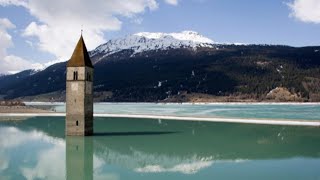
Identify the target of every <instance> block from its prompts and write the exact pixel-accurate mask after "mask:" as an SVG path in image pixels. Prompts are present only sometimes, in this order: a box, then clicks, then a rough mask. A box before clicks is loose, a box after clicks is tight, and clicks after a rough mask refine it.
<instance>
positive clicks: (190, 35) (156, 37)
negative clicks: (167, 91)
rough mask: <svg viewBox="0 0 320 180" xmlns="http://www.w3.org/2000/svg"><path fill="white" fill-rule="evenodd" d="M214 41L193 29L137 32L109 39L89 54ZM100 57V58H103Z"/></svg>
mask: <svg viewBox="0 0 320 180" xmlns="http://www.w3.org/2000/svg"><path fill="white" fill-rule="evenodd" d="M214 44H215V42H214V41H213V40H211V39H209V38H207V37H205V36H203V35H201V34H199V33H198V32H195V31H182V32H178V33H162V32H139V33H135V34H132V35H128V36H126V37H124V38H117V39H112V40H109V41H108V42H107V43H105V44H102V45H100V46H99V47H97V48H96V49H95V50H93V51H92V52H91V55H92V56H94V55H96V54H100V53H101V54H104V55H103V57H106V56H108V55H111V54H114V53H116V52H120V51H122V50H133V54H132V55H134V54H137V53H141V52H145V51H150V50H167V49H178V48H192V49H197V48H198V47H210V48H212V47H214ZM103 57H101V58H103Z"/></svg>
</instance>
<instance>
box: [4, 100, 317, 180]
mask: <svg viewBox="0 0 320 180" xmlns="http://www.w3.org/2000/svg"><path fill="white" fill-rule="evenodd" d="M141 106H142V107H146V105H138V106H136V107H128V108H129V109H130V108H131V109H130V110H128V109H127V110H126V113H128V112H129V111H131V112H134V113H136V112H135V111H140V108H141ZM172 106H176V108H175V109H173V110H170V108H168V109H166V110H159V108H158V107H159V106H158V105H154V106H152V107H149V109H148V110H150V108H151V109H154V111H153V112H152V113H159V112H161V111H165V112H167V113H174V114H176V113H182V114H186V113H187V114H188V113H190V114H195V113H197V112H198V110H196V109H197V108H198V109H199V108H200V109H201V108H203V109H204V110H203V112H205V111H206V110H208V108H204V107H198V106H192V107H194V108H195V109H194V111H193V113H192V112H190V111H189V110H186V109H184V108H183V107H181V106H179V105H172ZM108 107H110V109H112V111H113V112H117V113H121V112H123V111H124V109H123V105H121V108H120V107H119V108H117V107H116V106H115V107H112V108H111V106H110V105H108ZM239 108H240V109H241V108H243V109H244V110H245V109H247V107H239V106H234V107H233V106H232V107H230V106H227V107H224V106H222V107H221V109H220V110H221V111H220V110H217V111H215V110H214V109H213V110H212V111H210V112H207V114H210V113H212V114H213V115H217V116H220V115H221V116H227V114H228V115H230V116H235V112H227V111H225V110H222V109H229V110H230V109H234V110H235V111H237V112H238V113H239V110H236V109H239ZM252 108H254V107H251V109H252ZM256 108H257V109H259V108H267V109H268V110H265V112H266V113H267V114H269V115H271V114H272V115H273V116H272V117H286V118H296V119H300V118H308V119H314V120H316V119H318V117H319V116H318V112H317V111H316V110H314V109H312V108H314V107H311V108H310V109H309V107H308V106H303V107H298V106H294V107H292V108H293V109H288V108H285V107H281V106H276V107H269V106H266V107H264V106H259V107H256ZM290 108H291V107H290ZM315 108H318V107H315ZM102 109H103V108H102ZM110 109H105V110H104V111H108V113H110V112H109V111H111V110H110ZM191 109H192V108H191ZM218 109H219V108H218ZM271 109H272V112H268V111H269V110H271ZM279 109H282V110H279ZM301 109H305V112H301ZM169 110H170V111H169ZM96 111H101V109H99V108H97V109H96ZM143 111H144V112H145V111H146V110H143ZM259 111H260V112H262V110H261V109H260V110H259ZM283 111H284V112H283ZM296 111H297V112H296ZM217 112H221V114H219V113H217ZM288 112H296V113H294V114H290V113H288ZM139 113H140V112H139ZM277 113H280V114H277ZM300 113H302V114H303V115H301V114H300ZM310 113H316V115H314V114H311V115H310ZM258 114H259V113H258ZM197 115H198V114H197ZM250 115H252V116H254V114H252V113H250V112H243V113H240V114H238V116H240V117H247V116H250ZM238 116H237V117H238ZM259 116H267V115H266V114H263V113H262V114H261V115H259ZM254 117H255V118H256V116H254ZM268 117H270V116H268ZM10 119H11V120H10ZM8 120H10V121H8ZM64 124H65V121H64V118H63V117H32V118H23V117H19V118H14V117H8V118H6V117H0V179H1V180H6V179H14V180H16V179H17V180H19V179H55V180H56V179H71V180H78V179H86V180H90V179H111V180H118V179H130V180H132V179H133V180H134V179H139V180H140V179H142V180H144V179H146V180H147V179H148V180H149V179H159V180H160V179H161V180H163V179H166V180H167V179H168V180H170V179H186V180H188V179H208V180H209V179H210V180H212V179H243V180H248V179H255V180H256V179H259V180H264V179H265V180H270V179H279V180H280V179H281V180H286V179H288V180H295V179H297V180H298V179H299V180H300V179H303V180H308V179H310V180H318V179H320V171H319V167H320V129H319V128H317V127H297V126H272V125H252V124H251V125H249V124H236V123H229V124H228V123H211V122H190V121H188V122H184V121H167V120H150V119H127V118H95V121H94V129H95V135H94V136H92V137H65V135H64V131H65V128H64Z"/></svg>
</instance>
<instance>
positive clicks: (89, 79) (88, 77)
mask: <svg viewBox="0 0 320 180" xmlns="http://www.w3.org/2000/svg"><path fill="white" fill-rule="evenodd" d="M87 81H91V76H90V73H87Z"/></svg>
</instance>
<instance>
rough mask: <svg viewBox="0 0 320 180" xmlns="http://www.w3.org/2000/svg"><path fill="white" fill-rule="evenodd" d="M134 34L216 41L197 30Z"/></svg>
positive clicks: (204, 41) (147, 36)
mask: <svg viewBox="0 0 320 180" xmlns="http://www.w3.org/2000/svg"><path fill="white" fill-rule="evenodd" d="M134 36H140V37H145V38H148V39H161V38H168V37H172V38H173V39H176V40H180V41H193V42H199V43H210V44H213V43H214V41H213V40H211V39H209V38H207V37H205V36H202V35H200V34H199V33H198V32H195V31H182V32H179V33H160V32H158V33H151V32H140V33H136V34H134Z"/></svg>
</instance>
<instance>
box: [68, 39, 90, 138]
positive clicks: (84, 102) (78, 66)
mask: <svg viewBox="0 0 320 180" xmlns="http://www.w3.org/2000/svg"><path fill="white" fill-rule="evenodd" d="M92 82H93V66H92V63H91V60H90V57H89V54H88V51H87V48H86V45H85V43H84V41H83V38H82V35H81V37H80V39H79V41H78V43H77V46H76V48H75V50H74V52H73V54H72V56H71V59H70V60H69V61H68V63H67V83H66V85H67V86H66V108H67V109H66V135H67V136H69V135H71V136H73V135H74V136H90V135H92V134H93V85H92Z"/></svg>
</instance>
